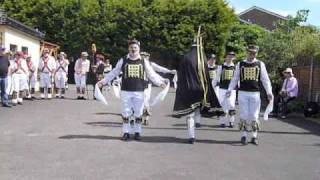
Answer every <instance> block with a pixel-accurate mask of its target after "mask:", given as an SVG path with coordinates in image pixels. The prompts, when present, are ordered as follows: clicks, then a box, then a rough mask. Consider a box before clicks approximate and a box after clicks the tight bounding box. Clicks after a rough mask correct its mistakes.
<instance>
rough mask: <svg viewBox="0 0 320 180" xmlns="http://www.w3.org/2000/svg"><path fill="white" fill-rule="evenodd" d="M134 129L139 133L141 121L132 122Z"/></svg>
mask: <svg viewBox="0 0 320 180" xmlns="http://www.w3.org/2000/svg"><path fill="white" fill-rule="evenodd" d="M134 131H135V132H136V133H141V131H142V127H141V123H135V124H134Z"/></svg>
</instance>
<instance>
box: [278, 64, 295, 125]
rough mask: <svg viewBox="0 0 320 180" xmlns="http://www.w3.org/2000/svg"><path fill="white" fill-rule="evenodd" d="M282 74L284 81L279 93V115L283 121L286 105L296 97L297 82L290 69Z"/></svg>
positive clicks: (286, 109)
mask: <svg viewBox="0 0 320 180" xmlns="http://www.w3.org/2000/svg"><path fill="white" fill-rule="evenodd" d="M283 74H284V76H285V79H284V82H283V85H282V89H281V91H280V93H279V94H280V102H281V112H279V113H281V118H282V119H285V118H286V116H287V114H288V103H289V102H290V101H292V100H294V99H295V98H296V97H297V96H298V81H297V79H296V78H295V77H294V74H293V73H292V69H291V68H287V69H286V70H284V71H283Z"/></svg>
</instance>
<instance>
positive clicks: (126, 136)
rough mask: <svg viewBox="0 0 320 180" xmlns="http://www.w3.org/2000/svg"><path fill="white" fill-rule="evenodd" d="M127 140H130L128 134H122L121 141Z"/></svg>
mask: <svg viewBox="0 0 320 180" xmlns="http://www.w3.org/2000/svg"><path fill="white" fill-rule="evenodd" d="M129 139H130V135H129V133H124V134H123V136H122V140H123V141H128V140H129Z"/></svg>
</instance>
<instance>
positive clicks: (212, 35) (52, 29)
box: [2, 0, 237, 64]
mask: <svg viewBox="0 0 320 180" xmlns="http://www.w3.org/2000/svg"><path fill="white" fill-rule="evenodd" d="M2 6H3V7H4V8H5V10H6V11H7V12H8V15H9V16H10V17H13V18H15V19H17V20H19V21H21V22H23V23H25V24H27V25H29V26H31V27H36V28H38V29H39V30H40V31H42V32H45V34H46V36H45V39H46V40H48V41H51V42H54V43H57V44H59V45H60V46H61V49H62V50H64V51H65V52H67V53H68V54H71V55H73V56H75V55H78V54H79V52H80V51H82V50H86V49H90V46H91V44H92V43H95V44H96V45H97V48H98V50H99V51H102V52H105V53H108V54H111V55H112V57H113V59H118V58H119V57H121V56H123V55H124V54H125V53H126V51H127V40H128V39H131V38H136V39H138V40H140V41H141V42H142V48H143V49H144V50H147V51H150V52H151V54H156V55H157V56H156V57H158V58H159V59H166V62H165V63H166V64H177V62H176V61H172V60H175V59H179V57H181V55H182V54H184V53H185V52H186V51H188V49H189V48H190V46H191V44H192V41H193V38H194V36H195V34H196V30H197V28H198V26H199V25H201V26H202V27H203V30H204V32H205V34H204V35H203V37H204V42H205V44H204V45H205V50H206V52H207V53H216V54H217V55H218V56H219V57H222V55H223V54H224V50H225V45H226V43H227V39H228V37H229V33H230V30H231V28H232V25H233V24H234V23H235V22H236V21H237V19H236V16H235V14H234V13H233V11H232V10H231V9H230V8H229V7H228V5H227V4H226V3H225V1H224V0H68V1H67V0H24V1H17V0H6V1H5V2H4V3H3V5H2Z"/></svg>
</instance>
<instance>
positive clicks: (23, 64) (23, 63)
mask: <svg viewBox="0 0 320 180" xmlns="http://www.w3.org/2000/svg"><path fill="white" fill-rule="evenodd" d="M18 61H19V63H20V67H19V66H18V63H17V61H16V59H14V60H13V61H12V66H11V67H12V72H13V73H15V74H26V75H28V74H29V70H28V65H27V61H26V60H25V59H23V58H20V59H19V60H18Z"/></svg>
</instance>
